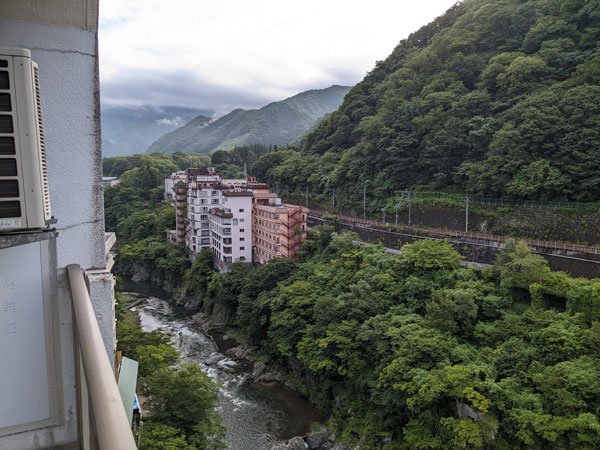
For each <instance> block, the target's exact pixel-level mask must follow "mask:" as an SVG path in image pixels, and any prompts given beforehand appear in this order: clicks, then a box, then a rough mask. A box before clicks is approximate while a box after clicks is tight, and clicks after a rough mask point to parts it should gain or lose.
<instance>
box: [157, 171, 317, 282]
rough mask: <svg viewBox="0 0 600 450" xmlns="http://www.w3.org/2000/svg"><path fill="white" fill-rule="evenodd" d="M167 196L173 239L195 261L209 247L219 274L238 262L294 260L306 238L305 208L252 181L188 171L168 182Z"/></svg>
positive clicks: (171, 236)
mask: <svg viewBox="0 0 600 450" xmlns="http://www.w3.org/2000/svg"><path fill="white" fill-rule="evenodd" d="M165 197H166V198H167V199H169V200H171V201H173V202H174V203H175V206H176V214H177V225H176V229H175V230H173V231H171V232H170V233H169V236H170V239H171V240H173V241H175V242H177V243H181V244H184V245H185V248H186V251H187V252H188V254H189V256H190V258H191V259H192V260H194V259H195V258H196V256H197V255H198V253H199V252H200V251H202V250H203V249H206V248H209V249H211V250H212V253H213V260H214V263H215V266H216V267H217V268H218V269H219V270H220V271H226V270H228V269H229V266H230V265H231V264H232V263H235V262H241V263H245V264H252V263H253V262H257V263H265V262H268V261H269V260H271V259H273V258H291V259H295V258H296V251H297V250H298V249H299V248H300V244H301V240H302V239H303V238H304V237H306V213H307V209H306V208H305V207H302V206H296V205H288V204H284V203H282V202H281V199H280V198H279V197H278V196H277V194H276V193H274V192H271V191H270V189H269V188H268V186H267V185H266V184H265V183H257V182H256V179H255V178H253V177H247V178H241V179H226V178H222V177H221V176H220V175H218V174H217V173H216V172H215V170H214V169H212V168H202V169H188V170H187V171H185V172H176V173H173V174H172V175H171V176H170V177H168V178H166V179H165Z"/></svg>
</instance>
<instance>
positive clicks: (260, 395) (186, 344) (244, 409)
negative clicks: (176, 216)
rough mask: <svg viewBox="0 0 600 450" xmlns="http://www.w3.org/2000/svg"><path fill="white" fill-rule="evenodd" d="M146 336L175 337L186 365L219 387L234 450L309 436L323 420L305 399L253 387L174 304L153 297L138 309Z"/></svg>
mask: <svg viewBox="0 0 600 450" xmlns="http://www.w3.org/2000/svg"><path fill="white" fill-rule="evenodd" d="M133 310H134V311H137V312H138V313H139V316H140V324H141V327H142V330H143V331H147V332H148V331H153V330H157V329H161V330H162V331H163V332H165V333H167V334H169V335H170V336H171V337H172V340H173V343H174V345H175V347H176V348H177V349H178V350H179V352H180V353H181V355H182V362H183V363H185V364H196V365H198V366H200V367H201V368H202V370H204V371H205V372H206V373H207V374H208V375H209V376H210V377H211V378H213V379H214V380H215V381H217V382H218V383H219V403H218V406H217V410H218V412H219V414H220V415H221V417H222V419H223V425H224V426H225V427H226V429H227V432H226V436H225V440H226V442H227V444H228V446H229V448H231V449H234V450H261V449H264V448H267V447H268V446H269V445H270V444H272V443H274V442H276V441H279V440H282V439H289V438H291V437H293V436H298V435H303V434H306V432H307V431H308V429H309V427H310V424H311V422H316V421H320V420H321V417H320V416H319V415H318V413H317V412H316V411H315V410H314V409H313V408H312V407H310V405H308V404H307V403H306V402H305V401H304V400H303V399H301V398H299V397H298V396H296V395H295V394H293V393H292V392H291V391H289V390H288V389H286V388H284V387H282V386H280V385H276V384H269V385H267V384H264V383H254V382H252V380H251V378H250V375H249V368H248V367H243V366H242V365H240V364H238V363H237V362H236V361H234V360H232V359H231V358H228V357H227V356H225V355H224V354H223V353H220V352H219V350H218V349H217V348H216V346H215V344H214V343H213V341H212V340H211V339H210V338H209V337H207V336H206V335H204V334H203V333H202V332H201V331H200V330H199V329H198V328H196V327H195V326H194V323H193V320H192V319H189V318H187V319H186V318H176V317H175V315H174V312H173V309H172V308H171V306H170V304H169V303H168V302H167V301H165V300H161V299H158V298H155V297H151V298H149V299H148V300H146V301H145V302H144V303H143V304H141V305H139V306H137V307H135V308H133Z"/></svg>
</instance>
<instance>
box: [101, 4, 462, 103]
mask: <svg viewBox="0 0 600 450" xmlns="http://www.w3.org/2000/svg"><path fill="white" fill-rule="evenodd" d="M455 2H456V0H411V1H407V0H360V1H359V0H295V1H291V0H211V1H209V0H169V1H165V0H102V1H101V2H100V80H101V95H102V102H103V104H104V105H106V106H108V105H115V104H119V105H127V104H132V105H136V104H137V105H141V104H149V105H160V106H188V107H194V108H198V109H210V110H213V111H216V112H220V113H223V112H228V111H231V110H232V109H234V108H238V107H241V108H257V107H260V106H263V105H265V104H267V103H269V102H272V101H275V100H281V99H283V98H286V97H289V96H291V95H294V94H297V93H298V92H302V91H305V90H308V89H316V88H324V87H328V86H330V85H332V84H340V85H354V84H356V83H358V82H359V81H360V80H361V79H362V78H363V77H364V76H365V74H366V72H368V71H369V70H371V69H372V68H373V67H374V64H375V62H376V61H377V60H381V59H385V58H386V57H387V56H388V55H389V54H390V53H391V51H392V50H393V49H394V47H395V46H396V44H397V43H398V42H399V41H400V40H401V39H403V38H405V37H407V36H408V35H409V34H410V33H411V32H413V31H416V30H417V29H418V28H420V27H421V26H423V25H425V24H427V23H428V22H430V21H431V20H433V19H434V18H435V17H437V16H439V15H440V14H442V13H443V12H444V11H446V9H448V8H449V7H450V6H452V5H453V4H454V3H455Z"/></svg>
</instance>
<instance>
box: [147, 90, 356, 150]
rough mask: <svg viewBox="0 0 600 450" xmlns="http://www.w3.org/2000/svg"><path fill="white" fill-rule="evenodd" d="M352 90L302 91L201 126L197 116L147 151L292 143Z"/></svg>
mask: <svg viewBox="0 0 600 450" xmlns="http://www.w3.org/2000/svg"><path fill="white" fill-rule="evenodd" d="M349 90H350V88H349V87H346V86H331V87H329V88H327V89H315V90H311V91H306V92H302V93H300V94H298V95H295V96H293V97H290V98H288V99H285V100H282V101H280V102H274V103H270V104H268V105H266V106H264V107H262V108H260V109H253V110H243V109H236V110H234V111H232V112H230V113H229V114H226V115H225V116H223V117H221V118H219V119H217V120H215V121H214V122H211V123H209V124H208V125H206V126H198V124H196V123H195V119H194V120H192V121H191V122H190V123H188V124H187V125H185V126H183V127H181V128H178V129H177V130H175V131H172V132H171V133H168V134H165V135H164V136H162V137H161V138H160V139H158V140H157V141H156V142H154V143H153V144H152V145H151V146H150V147H149V148H148V150H147V152H148V153H156V152H162V153H173V152H177V151H181V152H185V153H209V152H212V151H214V150H230V149H232V148H234V147H235V146H240V145H244V144H264V145H285V144H291V143H292V142H294V141H296V140H297V139H299V138H300V137H301V136H303V135H304V134H306V133H307V132H308V131H310V130H311V129H312V128H313V127H314V126H315V125H316V124H317V123H318V121H319V120H320V119H322V118H323V117H324V116H326V115H327V114H330V113H331V112H332V111H334V110H335V109H336V108H338V107H339V106H340V104H341V103H342V99H343V98H344V95H345V94H346V93H347V92H348V91H349Z"/></svg>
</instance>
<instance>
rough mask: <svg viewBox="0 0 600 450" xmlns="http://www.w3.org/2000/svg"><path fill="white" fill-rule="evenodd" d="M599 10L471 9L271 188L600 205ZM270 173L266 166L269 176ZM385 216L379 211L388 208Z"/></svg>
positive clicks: (519, 5)
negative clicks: (423, 192) (418, 191)
mask: <svg viewBox="0 0 600 450" xmlns="http://www.w3.org/2000/svg"><path fill="white" fill-rule="evenodd" d="M599 37H600V3H598V2H594V1H585V0H527V1H524V0H505V1H498V0H465V1H464V2H462V3H460V4H457V5H456V6H454V7H453V8H451V9H450V10H449V11H448V12H447V13H446V14H444V15H443V16H441V17H439V18H438V19H436V20H435V21H434V22H432V23H430V24H429V25H427V26H425V27H423V28H422V29H420V30H419V31H418V32H416V33H413V34H412V35H410V36H409V37H408V38H407V39H406V40H403V41H402V42H400V44H399V45H398V46H397V47H396V49H395V50H394V51H393V53H392V54H391V55H390V56H389V57H388V58H387V59H386V60H385V61H380V62H378V63H377V65H376V67H375V68H374V69H373V70H372V71H371V72H370V73H369V74H368V75H367V77H366V78H365V79H364V80H363V81H362V82H361V83H359V84H358V85H356V86H355V87H354V88H352V90H351V91H350V92H349V93H348V95H346V97H345V99H344V102H343V104H342V105H341V107H340V108H339V110H337V111H336V112H334V113H333V114H332V115H331V116H330V117H329V118H327V119H326V120H324V121H323V122H321V124H319V125H318V126H317V128H316V129H315V130H314V131H313V132H312V133H310V134H309V135H307V136H306V137H305V138H304V139H303V141H302V143H301V146H300V148H299V150H298V151H288V152H275V153H270V154H268V155H266V156H264V157H263V159H264V160H265V161H263V160H260V161H259V162H258V164H257V166H259V167H263V168H264V169H263V170H262V173H261V175H262V174H264V175H265V178H264V180H265V181H268V182H269V183H271V184H272V185H277V186H285V187H286V188H287V189H288V190H290V191H296V192H303V191H304V189H305V187H306V185H307V184H308V185H309V187H310V190H311V192H314V193H326V194H325V195H326V196H330V195H331V190H332V188H335V189H336V191H337V192H338V193H342V194H341V195H340V199H339V201H340V206H343V203H344V201H346V200H348V201H349V202H353V203H355V204H356V203H358V202H359V201H360V199H361V194H362V187H363V185H364V184H366V185H367V187H368V191H369V194H370V195H372V196H373V197H375V198H379V199H383V198H386V197H390V196H391V195H392V194H393V193H394V191H397V190H399V189H404V188H408V187H416V186H427V187H428V188H430V189H446V190H454V191H458V192H471V193H479V194H484V195H486V196H493V197H510V198H520V199H548V200H565V199H570V200H580V201H598V199H600V153H599V151H600V150H599V149H600V134H599V133H598V130H599V129H600V102H599V100H600V45H599V44H598V38H599ZM265 169H266V170H265ZM381 206H383V204H382V205H379V207H381Z"/></svg>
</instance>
